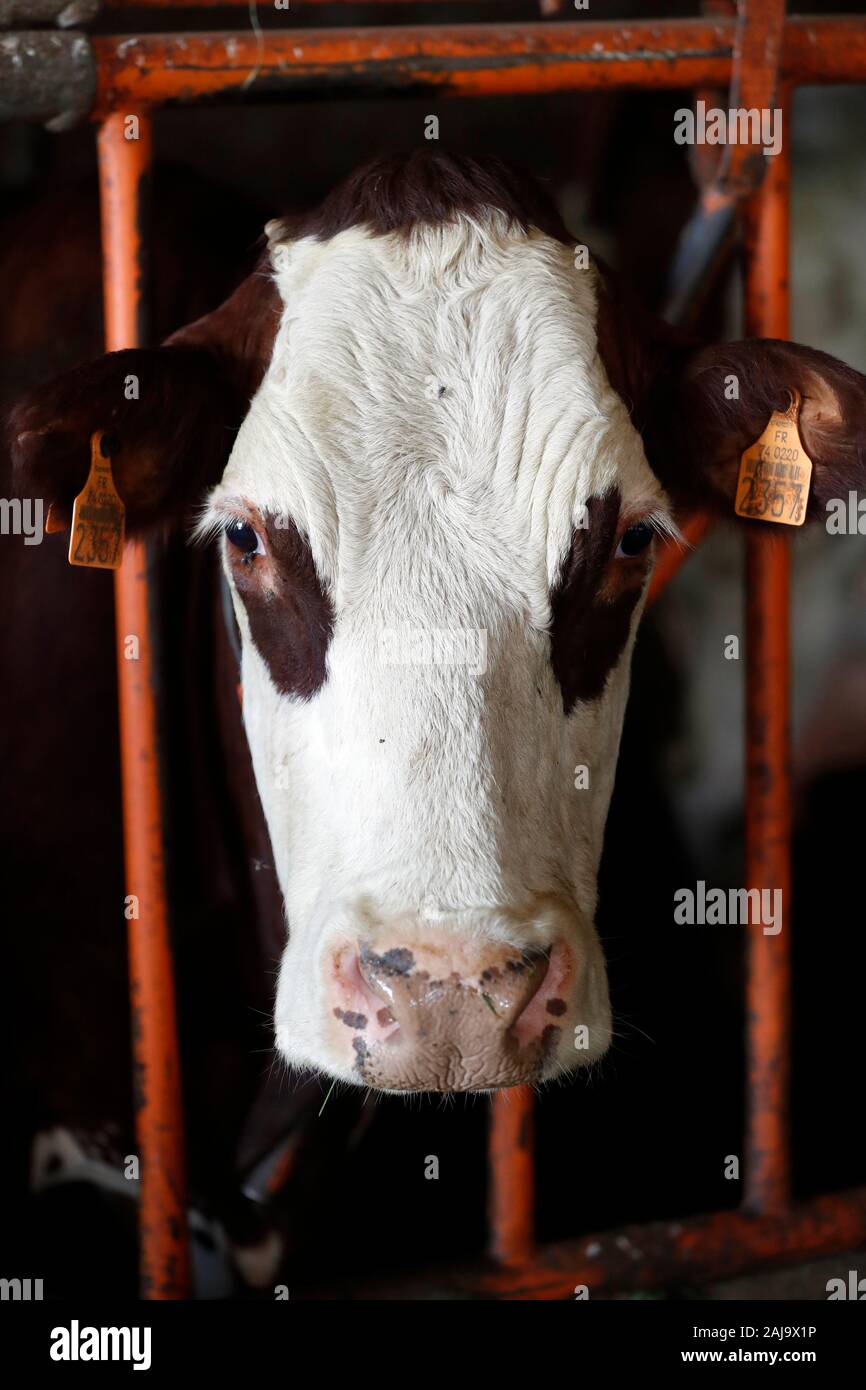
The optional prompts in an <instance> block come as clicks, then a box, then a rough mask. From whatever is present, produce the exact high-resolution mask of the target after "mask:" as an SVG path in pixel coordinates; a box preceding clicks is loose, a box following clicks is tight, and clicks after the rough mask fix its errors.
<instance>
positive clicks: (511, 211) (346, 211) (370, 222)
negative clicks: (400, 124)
mask: <svg viewBox="0 0 866 1390" xmlns="http://www.w3.org/2000/svg"><path fill="white" fill-rule="evenodd" d="M490 211H493V212H501V213H504V214H505V216H506V217H507V218H508V219H509V220H510V221H511V222H513V223H514V224H515V225H516V226H517V227H519V228H520V229H521V230H522V231H524V232H525V231H528V230H529V228H530V227H537V228H538V229H539V230H540V231H542V232H546V233H547V235H548V236H552V237H555V238H556V240H557V241H563V242H570V241H571V240H573V238H570V237H569V234H568V232H567V230H566V228H565V225H564V224H563V222H562V219H561V218H560V216H559V213H558V212H557V210H556V207H555V205H554V203H553V200H552V198H551V197H550V196H549V195H548V194H547V193H546V192H545V191H544V190H543V189H542V188H541V187H540V185H539V184H538V183H537V182H536V180H535V179H534V178H533V177H532V175H530V174H528V173H526V172H524V171H523V170H522V169H519V168H517V167H515V166H514V165H512V164H509V163H506V162H505V161H504V160H501V159H496V158H493V157H487V158H480V159H473V158H470V157H469V156H468V155H458V154H446V153H443V152H440V151H434V150H426V149H425V150H413V151H412V152H411V153H407V154H401V155H392V156H389V157H388V158H382V159H375V160H372V161H371V162H370V163H368V164H365V165H364V166H363V167H362V168H360V169H358V170H357V171H356V172H355V173H354V174H352V175H351V176H350V177H349V178H348V179H346V180H345V182H343V183H341V184H340V185H338V187H337V188H335V189H334V190H333V192H332V193H330V194H329V195H328V197H327V198H326V199H325V201H324V202H323V203H322V204H321V205H320V206H319V207H318V208H316V209H315V210H314V211H313V212H311V213H308V214H305V215H303V216H302V217H300V218H298V219H297V220H294V219H292V220H291V221H290V222H287V223H286V224H285V233H286V235H291V236H296V237H301V236H312V237H316V238H317V239H318V240H320V241H324V240H327V239H328V238H329V237H333V236H336V235H337V234H338V233H339V232H345V231H347V230H348V229H349V228H350V227H366V228H367V229H368V230H369V231H371V232H372V233H374V235H377V236H384V235H385V234H387V233H389V232H404V233H405V232H410V231H411V230H412V229H413V227H418V226H439V225H442V224H444V223H447V222H452V221H453V220H454V218H455V217H457V216H460V215H461V214H463V215H466V216H470V217H472V216H480V215H483V214H484V213H486V212H490Z"/></svg>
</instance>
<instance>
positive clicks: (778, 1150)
mask: <svg viewBox="0 0 866 1390" xmlns="http://www.w3.org/2000/svg"><path fill="white" fill-rule="evenodd" d="M780 107H781V109H782V111H783V117H782V120H783V126H782V129H783V142H782V145H783V148H782V152H781V153H780V154H778V155H777V156H776V157H775V158H774V159H771V160H770V161H769V169H768V171H767V176H766V178H765V180H764V183H763V185H762V187H761V190H760V192H759V193H757V194H756V195H755V197H754V198H753V199H752V201H751V203H750V205H749V207H748V209H747V212H746V247H747V271H746V332H747V334H750V335H761V336H765V337H775V338H786V337H787V336H788V302H789V297H788V250H789V229H788V214H789V202H788V194H789V184H790V143H789V142H790V135H789V130H788V114H789V112H790V107H791V103H790V92H785V93H783V94H782V95H781V97H780ZM740 389H741V390H742V391H748V382H741V383H740ZM779 403H780V405H784V404H785V402H784V401H780V402H779ZM780 529H784V528H780ZM789 560H790V557H789V551H788V542H787V536H786V535H785V536H782V537H778V538H777V537H776V536H775V535H773V536H768V535H764V534H748V535H747V538H746V636H747V667H746V740H747V753H746V882H747V885H748V886H749V887H750V888H762V889H763V888H768V889H780V890H781V893H782V905H783V920H782V930H781V932H779V934H778V935H765V933H764V930H763V928H762V927H761V926H760V925H753V926H751V927H750V928H749V935H748V974H747V985H746V1009H747V1061H748V1094H747V1133H746V1174H745V1204H746V1206H747V1207H748V1208H749V1209H750V1210H752V1211H755V1212H759V1213H761V1214H762V1215H769V1214H772V1213H776V1212H779V1211H783V1210H784V1209H785V1207H786V1206H787V1204H788V1201H789V1198H790V1150H789V1133H788V1118H789V1115H788V1111H789V1081H790V975H791V963H790V962H791V955H790V939H791V936H790V933H791V850H790V838H791V809H790V808H791V782H790V718H789V695H790V670H789V662H790V631H789V617H790V615H789V603H790V579H789Z"/></svg>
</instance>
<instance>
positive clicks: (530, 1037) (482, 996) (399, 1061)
mask: <svg viewBox="0 0 866 1390" xmlns="http://www.w3.org/2000/svg"><path fill="white" fill-rule="evenodd" d="M335 964H336V971H335V978H334V985H335V989H336V993H337V994H338V996H340V997H341V1001H342V1002H341V1003H339V1004H337V1005H336V1006H335V1008H334V1010H333V1012H334V1015H335V1017H336V1019H337V1020H338V1021H339V1023H340V1024H341V1025H342V1026H343V1027H345V1028H348V1029H349V1030H350V1032H351V1034H352V1046H353V1048H354V1052H355V1059H356V1060H355V1068H356V1070H357V1072H358V1073H359V1077H360V1079H361V1080H363V1081H366V1082H367V1083H368V1084H369V1085H372V1086H377V1087H380V1088H382V1089H384V1090H425V1091H469V1090H487V1089H493V1088H498V1087H503V1086H516V1085H520V1084H522V1083H524V1082H527V1081H532V1080H534V1079H535V1078H537V1077H538V1076H539V1074H540V1072H541V1071H542V1069H543V1067H544V1063H545V1060H546V1059H547V1057H548V1056H549V1055H550V1053H551V1051H552V1050H553V1049H554V1048H555V1047H556V1045H557V1043H558V1042H559V1038H560V1032H561V1022H562V1015H563V1014H565V1013H566V1010H567V1004H566V999H567V998H568V997H569V995H570V992H571V981H572V978H573V975H574V955H573V952H572V951H571V948H570V947H569V946H567V945H566V943H565V942H562V941H560V942H558V943H557V944H556V945H555V946H552V947H548V948H545V949H541V948H529V949H521V948H520V947H515V946H509V945H505V944H502V943H499V942H495V943H491V942H476V941H469V942H464V941H458V940H456V939H455V940H449V941H430V940H427V941H424V942H421V943H419V942H413V943H412V944H406V945H402V944H387V945H386V944H383V943H381V942H375V943H373V942H370V941H366V942H362V943H361V945H360V947H359V948H357V950H351V949H349V948H347V949H344V950H343V951H341V952H340V953H339V956H338V959H337V961H336V962H335Z"/></svg>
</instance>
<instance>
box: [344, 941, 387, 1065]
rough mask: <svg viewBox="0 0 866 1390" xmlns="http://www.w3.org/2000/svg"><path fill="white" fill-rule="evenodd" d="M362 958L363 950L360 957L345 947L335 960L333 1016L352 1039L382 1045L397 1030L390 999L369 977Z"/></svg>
mask: <svg viewBox="0 0 866 1390" xmlns="http://www.w3.org/2000/svg"><path fill="white" fill-rule="evenodd" d="M364 955H365V948H363V947H362V948H361V952H360V954H359V952H358V950H357V948H356V947H355V946H353V945H352V946H349V945H346V946H344V947H342V948H341V949H340V950H338V951H337V953H336V955H335V956H334V958H333V967H332V978H331V984H332V989H333V993H334V999H335V1003H334V1005H333V1014H334V1017H335V1018H338V1019H339V1020H340V1022H341V1023H343V1024H344V1025H345V1026H346V1028H348V1029H350V1030H351V1031H352V1033H353V1034H354V1036H355V1037H363V1038H365V1039H366V1040H367V1041H369V1042H383V1041H386V1040H388V1039H390V1038H393V1037H394V1036H396V1034H397V1033H399V1031H400V1028H399V1024H398V1022H397V1020H396V1018H395V1017H394V1013H393V1012H392V1009H391V1003H392V999H393V996H392V995H390V994H389V993H388V992H387V991H385V990H383V989H381V988H380V987H379V985H378V983H377V981H376V980H375V979H374V978H372V977H371V975H370V973H369V967H367V968H365V966H364V961H363V958H364Z"/></svg>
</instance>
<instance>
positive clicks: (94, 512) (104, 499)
mask: <svg viewBox="0 0 866 1390" xmlns="http://www.w3.org/2000/svg"><path fill="white" fill-rule="evenodd" d="M104 440H105V434H104V433H103V431H102V430H97V431H96V433H95V434H93V435H91V437H90V472H89V473H88V475H87V482H86V483H85V484H84V487H83V488H82V489H81V491H80V492H79V494H78V496H77V497H76V499H75V502H74V503H73V506H72V534H71V535H70V537H69V563H70V565H86V566H87V567H88V568H89V569H99V570H116V569H118V568H119V567H120V562H121V560H122V558H123V531H124V518H125V517H126V508H125V507H124V505H123V503H122V502H121V500H120V497H119V495H118V492H117V488H116V487H115V486H114V475H113V474H112V471H111V459H110V458H109V457H108V455H107V454H106V453H104V452H103V449H104Z"/></svg>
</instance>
